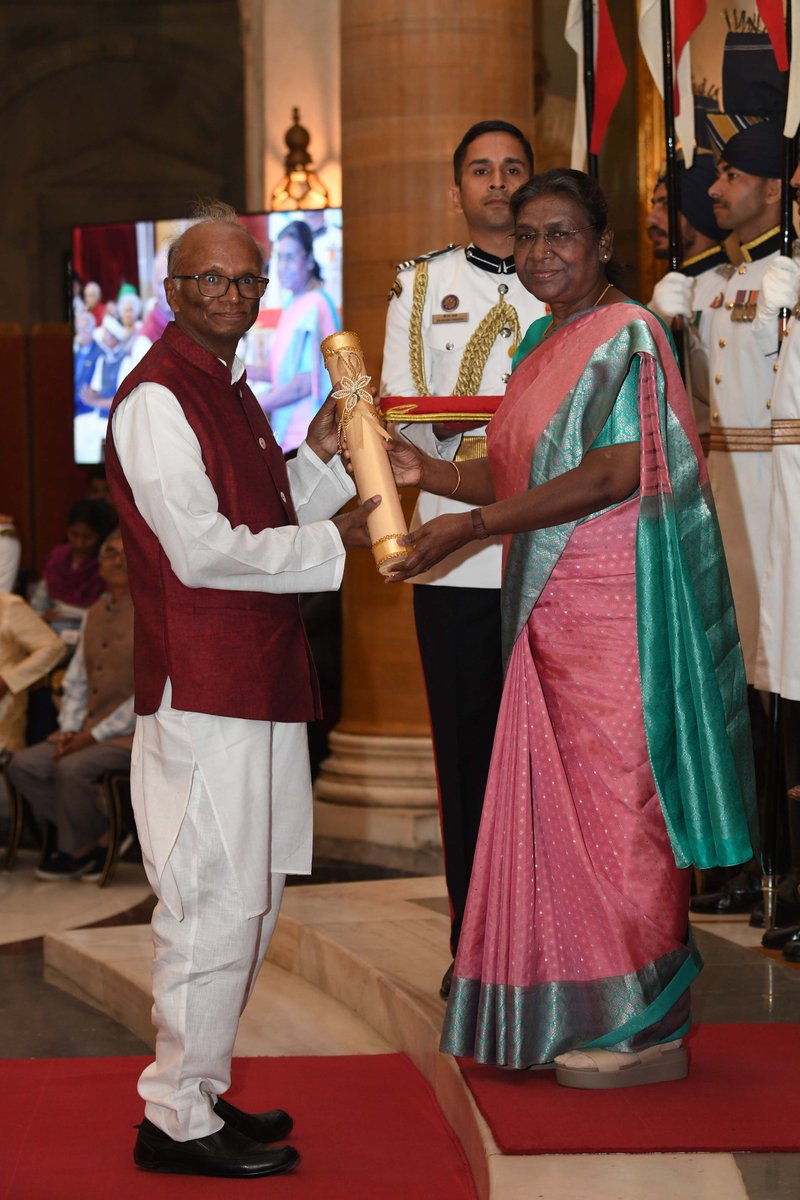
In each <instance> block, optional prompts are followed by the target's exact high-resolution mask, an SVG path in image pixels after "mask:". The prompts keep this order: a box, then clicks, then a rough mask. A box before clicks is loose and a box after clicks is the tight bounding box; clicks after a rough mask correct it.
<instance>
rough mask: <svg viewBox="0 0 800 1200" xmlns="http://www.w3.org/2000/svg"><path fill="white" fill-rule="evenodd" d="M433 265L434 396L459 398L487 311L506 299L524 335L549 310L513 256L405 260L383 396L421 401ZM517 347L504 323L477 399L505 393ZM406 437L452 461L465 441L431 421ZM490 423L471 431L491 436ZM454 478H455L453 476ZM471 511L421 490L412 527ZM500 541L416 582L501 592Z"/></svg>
mask: <svg viewBox="0 0 800 1200" xmlns="http://www.w3.org/2000/svg"><path fill="white" fill-rule="evenodd" d="M421 262H426V263H427V269H428V287H427V292H426V295H425V304H424V308H423V313H422V342H423V353H424V364H425V381H426V384H427V390H428V394H429V395H431V396H450V395H452V394H453V392H454V389H455V385H456V380H457V378H458V374H459V370H460V368H461V363H462V359H463V358H464V352H465V349H466V347H467V343H468V342H469V340H470V338H471V337H472V335H473V333H474V332H475V329H476V327H477V326H478V325H479V324H480V322H481V321H482V320H483V318H484V317H485V316H486V314H487V313H488V312H489V311H490V310H491V309H493V308H494V307H495V305H496V304H497V303H498V301H499V300H500V299H501V297H502V298H503V299H504V300H505V301H506V302H507V303H508V304H510V305H511V306H512V307H513V308H514V310H515V311H516V314H517V319H518V322H519V329H520V333H521V335H522V336H524V335H525V331H526V330H527V328H528V326H529V325H530V324H532V322H533V321H535V320H537V319H538V318H539V317H541V316H543V315H544V312H545V306H544V305H543V304H542V302H541V301H540V300H537V299H536V297H535V296H532V295H531V294H530V292H528V291H526V290H525V288H524V287H523V286H522V284H521V283H520V281H519V279H518V278H517V274H516V271H515V269H514V260H513V258H504V259H502V258H497V257H495V255H493V254H488V253H486V252H485V251H483V250H480V249H478V247H476V246H467V247H464V246H449V247H448V248H447V249H446V250H443V251H440V252H439V253H438V254H433V255H423V256H422V258H421V259H415V260H413V261H410V262H407V263H402V264H401V265H400V267H399V268H398V275H397V279H396V281H395V284H394V286H393V288H392V292H391V293H390V299H389V311H388V313H387V317H386V339H385V342H384V347H383V379H382V383H381V394H382V395H384V396H416V395H418V394H419V393H418V391H417V387H416V385H415V383H414V378H413V375H412V371H411V365H410V341H409V334H410V329H411V306H412V299H413V294H414V279H415V273H416V269H417V265H418V264H419V263H421ZM516 347H517V340H516V336H515V332H514V329H513V323H512V322H507V323H504V325H503V327H502V329H501V330H500V332H499V334H498V336H497V338H496V339H495V341H494V343H493V345H492V347H491V349H490V351H489V355H488V358H487V360H486V364H485V367H484V370H483V375H482V377H481V380H480V384H479V386H478V388H477V389H476V391H475V392H474V394H475V395H480V396H500V395H502V394H503V393H504V392H505V389H506V384H507V383H508V379H509V375H510V372H511V358H512V356H513V354H514V351H515V349H516ZM399 428H400V432H401V433H402V434H403V436H404V437H406V438H407V439H408V440H409V441H412V442H413V443H414V444H415V445H416V446H418V447H419V448H420V449H421V450H424V451H425V453H426V454H431V455H438V456H439V457H441V458H448V459H452V458H453V457H454V456H455V454H456V452H457V450H458V448H459V445H460V443H461V435H460V434H458V435H456V436H454V437H452V438H448V439H447V440H446V441H439V440H438V439H437V438H435V437H434V435H433V431H432V429H431V426H430V425H429V424H422V423H419V424H416V423H414V424H409V425H401V426H400V427H399ZM485 434H486V426H485V425H483V426H481V427H480V428H478V429H474V430H472V431H471V432H469V433H467V434H465V435H464V436H465V437H480V436H485ZM454 478H455V473H454ZM470 507H471V506H470V505H466V504H462V503H460V502H459V501H457V500H449V499H447V498H445V497H441V496H432V495H431V494H430V493H429V492H420V497H419V501H418V503H417V508H416V511H415V513H414V519H413V521H412V528H416V527H417V526H418V525H421V524H423V523H424V522H425V521H430V520H432V518H433V517H438V516H440V515H441V514H442V513H451V512H466V511H467V510H468V509H469V508H470ZM500 574H501V540H500V539H499V538H491V539H489V541H488V542H481V543H480V545H479V546H478V545H477V544H476V543H470V544H469V545H468V546H464V547H463V548H462V549H461V550H458V551H456V553H455V554H451V555H449V556H448V557H447V558H446V559H444V560H443V561H442V562H441V563H438V564H437V565H436V566H435V567H432V568H431V570H429V571H426V572H425V573H424V574H422V575H418V576H417V577H416V579H415V580H414V582H415V583H437V584H444V585H447V586H450V587H481V588H486V587H490V588H499V586H500Z"/></svg>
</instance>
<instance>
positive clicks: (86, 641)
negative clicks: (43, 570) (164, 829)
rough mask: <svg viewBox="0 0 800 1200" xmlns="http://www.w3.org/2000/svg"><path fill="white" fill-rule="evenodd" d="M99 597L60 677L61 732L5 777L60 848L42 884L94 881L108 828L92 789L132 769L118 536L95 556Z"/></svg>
mask: <svg viewBox="0 0 800 1200" xmlns="http://www.w3.org/2000/svg"><path fill="white" fill-rule="evenodd" d="M100 571H101V574H102V577H103V581H104V583H105V586H106V589H107V591H106V593H105V595H103V596H101V598H100V599H99V600H98V601H96V603H95V604H93V605H92V607H91V608H90V609H89V612H88V613H87V615H86V621H85V623H84V627H83V631H82V634H81V639H80V642H79V643H78V648H77V650H76V651H75V655H74V656H73V659H72V661H71V663H70V665H69V667H68V669H67V672H66V674H65V676H64V697H63V700H62V704H61V712H60V713H59V720H58V723H59V730H58V732H57V733H54V734H52V735H51V736H50V737H49V738H48V739H47V740H46V741H44V742H40V743H39V744H38V745H36V746H30V747H29V748H28V749H27V750H23V751H21V753H19V754H16V755H15V756H14V758H13V759H12V760H11V763H10V764H9V768H8V774H9V778H10V780H11V782H12V783H13V784H14V787H15V788H16V789H17V790H18V791H19V792H21V793H22V795H23V796H24V797H25V799H26V800H27V801H28V803H29V804H30V805H31V807H32V808H33V810H34V813H35V814H36V816H37V818H38V819H39V820H45V819H46V820H49V821H52V822H53V823H54V824H55V825H56V828H57V832H58V843H57V845H58V848H57V850H55V851H54V852H53V854H52V855H51V856H50V858H48V859H47V860H46V862H45V863H44V864H43V865H42V866H41V867H40V868H38V869H37V872H36V874H37V876H38V877H39V878H40V879H52V880H59V879H75V878H78V877H79V876H82V877H83V878H84V879H86V880H87V881H94V880H96V879H97V878H99V875H100V872H101V871H102V868H103V862H104V860H105V854H106V851H105V845H106V843H107V840H108V822H107V819H106V817H105V815H104V813H103V812H102V809H101V807H100V806H99V805H98V792H97V784H98V782H99V781H100V779H101V778H102V776H103V775H104V774H105V772H106V771H112V770H122V771H124V770H127V769H128V768H129V766H130V758H131V745H132V742H133V728H134V724H135V719H136V718H135V715H134V711H133V604H132V602H131V596H130V592H129V590H128V567H127V563H126V561H125V551H124V550H123V547H122V538H121V536H120V534H119V533H112V534H111V535H110V537H108V538H107V539H106V541H105V543H104V544H103V548H102V550H101V552H100Z"/></svg>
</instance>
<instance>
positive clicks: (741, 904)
mask: <svg viewBox="0 0 800 1200" xmlns="http://www.w3.org/2000/svg"><path fill="white" fill-rule="evenodd" d="M760 899H761V881H760V880H756V879H755V878H753V877H748V878H743V877H742V876H741V875H737V876H736V878H735V879H731V880H729V882H728V883H726V884H724V885H723V886H722V887H721V888H720V890H719V891H718V892H709V893H708V894H707V895H706V894H704V895H702V896H692V899H691V901H690V903H689V908H690V909H691V911H692V912H693V913H702V914H703V915H704V916H708V917H731V916H736V915H737V914H738V913H749V912H750V911H751V909H753V908H754V907H755V906H756V904H758V902H759V900H760Z"/></svg>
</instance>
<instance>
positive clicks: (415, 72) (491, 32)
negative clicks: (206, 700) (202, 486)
mask: <svg viewBox="0 0 800 1200" xmlns="http://www.w3.org/2000/svg"><path fill="white" fill-rule="evenodd" d="M531 7H532V6H531V4H530V0H496V2H495V3H494V4H493V5H491V6H489V5H487V4H486V3H485V0H460V2H459V3H454V0H444V2H443V3H441V4H438V5H431V4H430V3H429V0H403V2H402V3H401V2H400V0H342V177H343V202H344V264H345V271H344V307H345V325H346V327H347V328H349V329H353V330H355V331H356V332H357V333H358V335H359V337H360V339H361V342H362V345H363V346H364V348H365V355H366V359H367V364H368V368H369V369H370V371H371V373H372V375H373V378H374V379H376V380H377V379H379V378H380V358H381V351H382V346H383V328H384V321H385V314H386V296H387V293H388V290H389V287H390V285H391V283H392V280H393V278H394V264H395V263H397V262H399V261H401V260H403V259H406V258H409V257H411V256H414V255H416V254H420V253H422V252H423V251H425V250H432V249H436V248H438V247H440V246H444V245H446V244H447V243H448V242H452V241H459V240H461V238H463V235H464V230H463V221H462V219H461V218H460V217H457V216H456V215H455V213H453V212H452V210H451V207H450V203H449V198H448V189H449V187H450V185H451V184H452V153H453V150H454V148H455V146H456V145H457V143H458V141H459V140H460V138H461V136H462V134H463V133H464V132H465V131H466V130H467V129H468V128H469V126H470V125H471V124H473V123H474V122H475V121H481V120H485V119H489V118H501V119H504V120H508V121H512V122H514V123H515V124H517V125H519V126H520V127H521V128H523V129H526V130H527V128H528V126H529V123H530V122H529V116H530V113H531V112H532V79H531V62H532V26H531ZM413 499H414V497H408V502H409V504H408V511H409V513H410V510H411V505H412V502H413ZM343 606H344V607H343V618H344V619H343V642H344V647H343V655H344V660H343V693H342V718H341V721H340V723H339V725H338V727H337V728H336V729H335V730H334V731H333V733H332V735H331V743H330V744H331V754H330V757H329V758H328V759H327V760H326V762H325V763H324V764H323V767H322V771H321V773H320V777H319V778H318V780H317V785H316V790H315V795H316V805H315V821H316V831H317V850H318V852H319V853H321V854H323V855H330V856H334V857H344V858H349V859H355V860H359V861H367V862H371V863H378V864H383V865H386V866H394V867H406V868H408V869H412V870H420V871H426V870H438V869H440V867H441V859H440V857H439V851H438V850H437V845H438V842H439V820H438V811H437V802H436V785H435V775H434V769H433V759H432V755H431V751H430V738H429V727H428V714H427V706H426V702H425V694H424V687H423V683H422V674H421V670H420V666H419V655H418V651H417V645H416V638H415V635H414V629H413V618H412V612H411V588H410V587H409V586H408V585H405V584H403V585H391V586H387V585H385V584H384V583H383V582H382V580H381V579H380V577H379V576H378V574H377V572H376V571H375V568H374V566H373V564H372V560H371V557H370V556H368V555H366V554H363V555H362V554H353V555H351V556H350V559H349V562H348V566H347V570H346V574H345V583H344V595H343ZM466 652H467V651H466V649H465V653H466ZM475 686H476V687H480V680H476V681H475Z"/></svg>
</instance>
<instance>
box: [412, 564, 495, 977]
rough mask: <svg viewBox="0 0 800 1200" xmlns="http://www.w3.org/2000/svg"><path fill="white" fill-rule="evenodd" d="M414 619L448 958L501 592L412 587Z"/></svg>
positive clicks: (491, 710)
mask: <svg viewBox="0 0 800 1200" xmlns="http://www.w3.org/2000/svg"><path fill="white" fill-rule="evenodd" d="M414 619H415V622H416V626H417V640H418V642H419V649H420V655H421V658H422V669H423V673H424V675H425V686H426V689H427V693H428V706H429V709H430V717H431V732H432V734H433V752H434V757H435V759H436V775H437V780H438V787H439V804H440V810H441V822H442V843H443V846H444V864H445V876H446V879H447V892H448V895H449V897H450V906H451V910H452V916H451V930H450V945H451V948H452V951H453V954H455V952H456V948H457V946H458V938H459V935H460V933H461V922H462V920H463V918H464V906H465V904H466V902H467V890H468V888H469V877H470V874H471V871H472V860H473V857H474V855H475V843H476V841H477V838H478V827H479V825H480V820H481V810H482V808H483V796H484V792H485V791H486V777H487V775H488V773H489V761H490V759H491V754H492V743H493V742H494V731H495V726H496V724H497V712H498V709H499V707H500V696H501V693H502V690H503V667H502V659H501V648H500V591H499V589H497V588H456V587H441V586H437V585H434V584H416V585H415V586H414Z"/></svg>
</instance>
